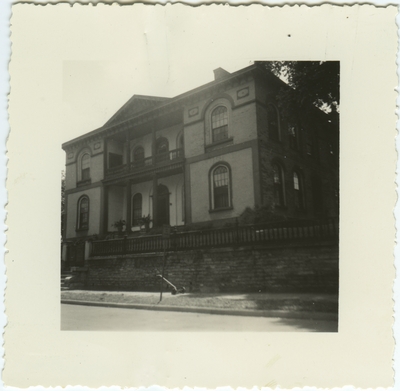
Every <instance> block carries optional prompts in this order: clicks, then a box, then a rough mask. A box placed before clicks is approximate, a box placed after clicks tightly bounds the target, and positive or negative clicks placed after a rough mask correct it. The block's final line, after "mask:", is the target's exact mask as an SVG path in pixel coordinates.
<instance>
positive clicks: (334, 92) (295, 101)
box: [264, 61, 340, 126]
mask: <svg viewBox="0 0 400 391" xmlns="http://www.w3.org/2000/svg"><path fill="white" fill-rule="evenodd" d="M264 64H265V67H266V68H267V69H268V70H270V71H271V72H272V73H274V74H275V75H276V76H278V77H280V78H281V79H282V80H284V81H285V82H286V83H287V85H289V86H290V87H291V88H281V90H280V92H279V94H278V104H279V106H280V108H281V111H282V114H283V115H284V116H286V117H287V118H291V117H293V116H294V115H297V116H301V117H303V118H302V119H303V120H304V119H306V118H307V117H309V116H308V114H309V113H310V111H311V110H312V107H313V106H314V107H318V108H319V109H321V110H322V111H323V112H325V113H326V114H327V115H328V117H329V119H330V121H331V122H332V124H333V125H335V126H337V125H338V123H339V98H340V89H339V78H340V63H339V61H267V62H265V63H264Z"/></svg>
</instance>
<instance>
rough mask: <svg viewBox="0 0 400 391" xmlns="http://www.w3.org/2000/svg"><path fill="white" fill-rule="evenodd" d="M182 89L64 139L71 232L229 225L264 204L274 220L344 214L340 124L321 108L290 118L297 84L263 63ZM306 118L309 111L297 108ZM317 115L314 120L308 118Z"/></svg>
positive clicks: (130, 105)
mask: <svg viewBox="0 0 400 391" xmlns="http://www.w3.org/2000/svg"><path fill="white" fill-rule="evenodd" d="M214 75H215V80H214V81H212V82H210V83H208V84H205V85H202V86H200V87H198V88H195V89H193V90H191V91H188V92H186V93H183V94H181V95H178V96H176V97H174V98H162V97H153V96H141V95H134V96H133V97H132V98H131V99H130V100H129V101H128V102H127V103H126V104H125V105H124V106H123V107H122V108H121V109H120V110H119V111H117V113H116V114H115V115H114V116H113V117H112V118H111V119H110V120H109V121H108V122H107V123H106V124H104V126H102V127H101V128H99V129H96V130H93V131H91V132H89V133H86V134H84V135H82V136H80V137H78V138H75V139H73V140H71V141H68V142H66V143H64V144H63V146H62V147H63V149H64V150H65V152H66V178H65V181H66V183H65V199H66V208H65V209H66V219H65V224H66V225H65V227H64V228H65V229H64V232H65V237H64V239H67V240H72V239H75V238H80V239H83V238H86V237H90V236H93V235H100V236H106V235H107V233H109V232H110V231H115V228H114V227H113V225H114V223H115V222H116V221H118V220H125V223H126V224H125V228H124V229H125V231H126V233H128V234H134V233H135V232H137V231H139V230H140V224H141V222H140V219H141V218H142V217H143V216H150V218H151V220H152V226H153V227H157V226H162V225H165V224H167V225H171V226H177V227H179V226H184V225H189V226H192V225H195V224H199V225H201V224H210V222H214V224H225V223H229V222H232V221H234V220H235V219H236V218H238V217H240V216H242V215H243V213H244V211H245V210H249V209H252V210H254V209H255V208H257V207H262V208H263V210H264V211H265V210H266V211H267V212H268V213H267V214H266V215H267V217H268V216H269V217H270V218H271V220H280V219H286V220H288V219H289V220H290V219H293V220H295V219H315V218H321V217H333V216H337V215H338V186H339V178H338V158H337V154H338V142H337V140H338V133H337V130H336V129H335V128H334V127H333V126H332V125H331V124H330V123H329V121H328V120H327V116H326V115H325V114H324V113H323V112H321V111H320V110H319V109H317V108H315V110H314V111H315V116H314V115H313V118H312V121H307V124H305V123H302V121H301V119H300V120H299V121H298V122H296V123H290V122H288V120H287V119H285V118H284V117H283V115H282V114H281V113H280V110H279V107H278V103H277V100H276V95H277V93H278V91H279V90H280V89H281V88H289V87H288V86H287V85H286V84H285V83H284V82H283V81H281V80H280V79H279V78H277V77H276V76H274V75H273V74H272V73H270V72H268V71H267V70H266V69H265V67H263V66H262V65H260V64H257V63H256V64H254V65H251V66H249V67H247V68H244V69H242V70H239V71H237V72H234V73H229V72H227V71H225V70H223V69H221V68H218V69H216V70H215V71H214ZM299 118H301V116H300V117H299ZM310 124H311V125H310Z"/></svg>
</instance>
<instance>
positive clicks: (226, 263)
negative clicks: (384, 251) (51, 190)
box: [85, 242, 339, 293]
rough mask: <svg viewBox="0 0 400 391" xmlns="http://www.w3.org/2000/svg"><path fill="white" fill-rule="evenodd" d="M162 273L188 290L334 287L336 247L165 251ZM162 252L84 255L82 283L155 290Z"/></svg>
mask: <svg viewBox="0 0 400 391" xmlns="http://www.w3.org/2000/svg"><path fill="white" fill-rule="evenodd" d="M166 259H167V261H166V266H165V277H166V278H167V279H169V280H170V281H171V282H172V283H173V284H175V285H176V286H178V287H181V286H184V287H185V288H186V291H187V292H321V293H322V292H330V293H336V292H337V291H338V270H339V269H338V268H339V265H338V247H337V244H334V243H328V242H325V243H297V244H296V243H292V244H291V245H287V244H285V245H284V246H273V247H271V246H270V247H262V246H255V247H237V248H233V247H231V248H218V249H203V250H196V251H194V250H193V251H189V252H176V253H173V254H168V255H167V258H166ZM162 261H163V255H162V254H141V255H126V256H118V257H117V256H114V257H107V258H106V257H93V258H91V259H89V260H88V261H87V266H88V272H87V275H86V282H85V287H86V288H87V289H105V290H131V291H157V290H159V289H160V279H159V278H157V277H156V276H157V274H161V271H162Z"/></svg>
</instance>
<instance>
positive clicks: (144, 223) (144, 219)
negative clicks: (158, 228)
mask: <svg viewBox="0 0 400 391" xmlns="http://www.w3.org/2000/svg"><path fill="white" fill-rule="evenodd" d="M151 221H152V220H151V218H150V215H149V214H148V215H147V216H143V217H142V218H140V219H139V225H140V226H141V227H142V226H144V229H145V231H146V232H149V229H150V222H151Z"/></svg>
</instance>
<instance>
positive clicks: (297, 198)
mask: <svg viewBox="0 0 400 391" xmlns="http://www.w3.org/2000/svg"><path fill="white" fill-rule="evenodd" d="M293 190H294V206H295V208H296V209H299V210H303V209H304V186H303V179H302V176H301V175H300V174H299V173H298V172H297V171H294V172H293Z"/></svg>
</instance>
